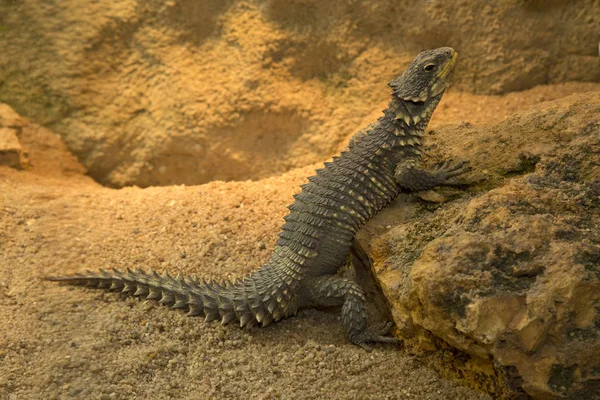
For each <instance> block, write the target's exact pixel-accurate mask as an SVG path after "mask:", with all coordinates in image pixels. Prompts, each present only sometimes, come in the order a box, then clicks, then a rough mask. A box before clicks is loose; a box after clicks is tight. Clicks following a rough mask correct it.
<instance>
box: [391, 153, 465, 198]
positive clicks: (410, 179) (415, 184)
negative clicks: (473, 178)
mask: <svg viewBox="0 0 600 400" xmlns="http://www.w3.org/2000/svg"><path fill="white" fill-rule="evenodd" d="M466 164H467V162H466V161H461V162H452V161H445V162H443V163H442V164H440V165H439V166H438V167H437V168H436V169H435V170H433V171H427V170H425V169H423V168H421V167H420V165H419V164H418V163H416V162H414V161H413V160H410V161H406V162H404V163H400V164H399V165H398V166H397V167H396V171H395V174H394V176H395V178H396V182H398V185H400V186H401V187H402V188H404V189H408V190H410V191H411V192H420V191H423V190H429V189H432V188H434V187H436V186H457V185H458V186H460V185H462V184H463V183H461V182H459V181H457V180H455V179H452V178H454V177H456V176H458V175H461V174H464V173H465V172H468V171H470V170H471V169H470V168H469V167H468V166H467V165H466Z"/></svg>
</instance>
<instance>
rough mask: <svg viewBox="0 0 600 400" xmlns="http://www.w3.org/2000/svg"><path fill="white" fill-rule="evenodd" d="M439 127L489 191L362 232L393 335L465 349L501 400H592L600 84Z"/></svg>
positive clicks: (598, 266)
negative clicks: (484, 175) (488, 120)
mask: <svg viewBox="0 0 600 400" xmlns="http://www.w3.org/2000/svg"><path fill="white" fill-rule="evenodd" d="M440 135H442V136H443V137H444V138H456V140H452V139H450V140H448V141H447V142H446V143H445V144H443V145H441V146H446V148H447V152H448V153H450V154H453V155H455V154H456V153H461V152H462V155H463V156H464V155H465V154H467V153H468V154H469V156H470V157H465V158H470V159H471V161H472V164H473V165H474V166H475V167H476V168H478V169H482V170H487V171H488V172H489V173H490V176H491V177H490V180H489V182H488V183H483V184H482V187H481V188H483V187H485V185H493V186H494V187H493V188H492V190H489V191H487V192H483V193H482V192H479V193H478V194H474V195H472V196H463V199H460V200H456V201H454V202H450V203H448V204H445V205H442V206H435V207H438V208H437V209H436V210H435V212H433V213H431V212H430V211H429V209H428V207H429V206H427V207H423V209H422V210H421V211H420V212H419V211H418V212H416V214H415V215H413V216H412V217H411V219H410V220H408V221H401V223H400V224H398V225H397V226H396V227H395V228H393V229H391V230H389V231H388V232H387V233H384V234H382V235H379V236H378V237H376V238H375V239H373V240H372V243H371V248H372V253H373V257H374V260H375V269H376V274H377V275H378V277H379V278H380V281H381V284H382V288H383V290H384V293H385V294H386V296H387V297H388V299H389V300H390V302H391V304H392V314H393V317H394V319H395V321H396V323H397V325H398V326H399V327H400V334H401V335H402V336H404V337H405V339H406V340H407V343H408V344H409V345H413V346H415V347H420V348H422V349H423V348H424V349H434V350H436V349H437V350H439V349H448V348H451V349H454V350H453V351H456V350H458V351H460V352H463V353H466V354H467V355H468V356H467V357H470V360H471V364H470V365H471V366H477V369H476V370H474V371H471V372H472V373H473V374H472V376H478V378H477V379H481V376H482V375H486V376H487V378H486V379H488V380H491V381H493V383H491V384H490V383H489V382H488V383H486V384H479V385H478V384H477V383H476V382H475V381H474V380H472V381H471V382H470V383H471V384H472V386H479V387H480V388H481V387H483V386H486V385H487V388H488V391H491V392H492V394H495V395H496V396H498V397H500V398H502V397H504V398H515V397H518V396H519V395H522V396H526V395H528V396H531V397H533V398H536V399H548V398H567V399H592V398H600V315H599V312H600V229H598V227H600V92H596V93H593V94H587V95H576V96H570V97H567V98H565V99H561V100H558V101H555V102H551V103H545V104H543V105H540V106H539V107H537V108H535V109H533V110H531V111H528V112H525V113H522V114H517V115H514V116H512V117H510V118H509V119H507V120H506V121H504V122H502V123H500V124H497V125H494V126H484V127H481V128H475V127H471V128H469V131H468V133H466V131H465V128H464V127H463V128H461V127H449V128H445V130H444V131H443V132H440ZM438 136H439V135H437V134H436V140H442V141H444V140H446V139H444V138H442V139H440V138H439V137H438ZM465 141H467V142H469V143H470V145H467V146H466V145H465ZM489 148H494V149H496V150H495V152H494V156H492V157H490V155H489V151H488V149H489ZM498 149H502V150H503V151H502V152H500V151H498ZM524 150H529V151H530V152H531V153H528V154H527V155H524V153H523V151H524ZM502 153H504V156H503V155H502ZM400 201H406V199H400ZM386 215H387V221H386V223H387V224H389V223H390V221H389V219H390V218H391V215H392V214H391V213H388V214H386ZM386 215H384V217H383V218H385V217H386ZM381 221H382V220H374V223H375V224H377V223H379V224H381V223H382V222H381ZM464 358H465V357H462V359H463V360H464ZM460 359H461V357H460V356H458V357H455V359H454V361H457V360H458V361H460ZM454 361H453V362H454ZM461 362H462V361H461ZM481 366H483V367H481ZM444 368H446V369H453V368H449V365H448V364H447V363H446V365H444ZM460 368H463V367H462V366H461V367H460ZM468 368H469V367H467V369H468ZM456 369H458V367H457V368H456ZM482 371H487V372H482ZM469 379H470V378H467V381H469ZM479 383H481V382H479ZM490 387H491V388H493V390H489V388H490Z"/></svg>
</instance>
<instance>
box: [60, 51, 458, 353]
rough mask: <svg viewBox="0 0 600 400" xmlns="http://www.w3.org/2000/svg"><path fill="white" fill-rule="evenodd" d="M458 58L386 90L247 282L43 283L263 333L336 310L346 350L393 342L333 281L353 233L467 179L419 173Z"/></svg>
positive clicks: (308, 188) (408, 75)
mask: <svg viewBox="0 0 600 400" xmlns="http://www.w3.org/2000/svg"><path fill="white" fill-rule="evenodd" d="M456 57H457V54H456V52H455V51H454V50H453V49H451V48H449V47H444V48H439V49H436V50H430V51H425V52H423V53H420V54H419V55H418V56H417V57H416V58H415V60H414V61H413V62H412V63H411V65H410V66H409V68H408V69H407V71H406V72H404V73H403V74H402V75H400V76H399V77H398V78H396V79H394V80H393V81H392V82H390V83H389V85H390V87H391V88H392V89H393V93H392V99H391V101H390V103H389V106H388V108H387V109H386V110H384V115H383V116H382V117H381V118H379V120H378V121H377V123H375V124H374V125H372V126H371V127H370V128H369V129H367V130H366V131H363V132H361V133H360V134H358V135H357V136H355V138H353V140H351V143H350V147H349V150H348V151H345V152H342V153H341V154H340V156H339V157H334V160H333V161H332V162H329V163H325V167H324V168H323V169H320V170H318V171H317V173H316V175H314V176H312V177H310V178H309V182H308V183H307V184H305V185H303V186H302V191H301V192H300V193H298V194H297V195H295V196H294V197H295V199H296V200H295V202H294V203H292V204H291V205H290V206H289V209H290V213H289V214H288V215H287V216H286V217H285V221H286V222H285V224H284V225H283V226H282V230H281V233H280V234H279V240H278V241H277V244H276V245H275V249H274V250H273V253H272V255H271V258H270V259H269V260H268V261H267V262H266V264H265V265H264V266H262V267H261V268H259V269H258V270H256V271H254V272H253V273H251V274H250V275H248V276H247V277H245V278H244V279H242V280H240V281H237V282H227V283H223V284H219V283H216V282H206V281H198V280H197V279H196V278H182V277H177V278H173V277H171V276H169V275H168V274H166V273H165V274H163V275H162V276H159V275H158V274H156V272H153V271H150V272H144V271H138V270H135V271H131V270H129V269H127V270H125V271H122V270H113V271H103V270H101V271H99V272H87V273H84V274H78V275H73V276H66V277H50V278H48V279H49V280H52V281H60V282H66V283H70V284H85V285H90V286H95V287H106V288H110V289H118V290H121V291H123V292H131V293H133V294H134V295H136V296H145V297H146V298H148V299H154V300H159V302H160V303H162V304H167V305H170V306H172V307H173V308H187V309H189V313H188V314H189V315H204V316H205V318H206V320H207V321H211V320H215V319H220V320H221V321H222V322H223V323H228V322H231V321H238V322H239V323H240V325H241V326H247V325H252V324H255V323H260V324H261V325H262V326H266V325H269V324H270V323H271V322H274V321H278V320H280V319H282V318H284V317H287V316H290V315H293V314H295V313H296V311H297V310H298V308H300V307H314V306H341V309H342V311H341V312H342V322H343V324H344V326H345V328H346V332H347V335H348V338H349V340H350V341H351V342H352V343H354V344H356V345H360V346H363V347H365V348H367V347H366V343H368V342H395V341H396V339H394V338H392V337H389V336H385V335H386V334H387V332H388V330H389V328H390V326H391V324H387V325H385V326H380V327H371V328H368V327H367V316H366V310H365V303H366V299H365V295H364V293H363V291H362V289H361V288H360V286H359V285H357V284H356V283H355V282H353V281H351V280H348V279H344V278H340V277H338V276H337V275H336V272H337V271H338V270H339V268H340V267H342V266H343V265H345V263H346V262H347V260H348V256H349V253H350V250H351V248H352V243H353V238H354V235H355V234H356V232H357V231H358V230H359V229H360V228H361V227H362V226H363V225H364V224H365V223H366V222H367V221H368V220H369V219H371V218H372V217H373V216H374V215H375V214H376V213H377V212H378V211H379V210H381V209H382V208H383V207H384V206H385V205H387V204H388V203H389V202H390V201H392V200H393V199H394V198H395V197H396V196H397V195H398V194H399V193H400V191H401V190H402V189H405V190H410V191H420V190H427V189H430V188H433V187H435V186H439V185H452V184H455V182H454V180H453V179H452V178H453V177H455V176H457V175H459V174H461V173H463V172H464V171H465V168H464V166H463V164H457V165H450V164H448V163H447V164H445V165H443V166H442V167H441V168H440V169H438V170H436V171H434V172H429V171H426V170H424V169H423V168H422V155H423V135H424V133H425V129H426V127H427V124H428V123H429V120H430V118H431V115H432V114H433V111H434V110H435V108H436V106H437V105H438V103H439V101H440V100H441V97H442V95H443V93H444V91H445V89H446V88H447V87H448V79H449V78H450V76H451V75H452V71H453V69H454V64H455V62H456Z"/></svg>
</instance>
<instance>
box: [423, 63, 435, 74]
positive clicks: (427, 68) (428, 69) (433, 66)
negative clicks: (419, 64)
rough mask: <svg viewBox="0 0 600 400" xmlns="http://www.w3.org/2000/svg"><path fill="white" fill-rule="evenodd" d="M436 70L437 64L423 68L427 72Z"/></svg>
mask: <svg viewBox="0 0 600 400" xmlns="http://www.w3.org/2000/svg"><path fill="white" fill-rule="evenodd" d="M434 68H435V64H427V65H425V67H423V69H424V70H425V71H427V72H429V71H433V69H434Z"/></svg>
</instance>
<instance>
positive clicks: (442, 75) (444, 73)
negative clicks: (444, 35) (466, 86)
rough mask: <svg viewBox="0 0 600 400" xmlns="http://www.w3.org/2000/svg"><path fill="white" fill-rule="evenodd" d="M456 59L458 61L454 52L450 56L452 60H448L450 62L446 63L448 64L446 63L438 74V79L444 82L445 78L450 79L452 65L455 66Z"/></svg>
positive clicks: (452, 69)
mask: <svg viewBox="0 0 600 400" xmlns="http://www.w3.org/2000/svg"><path fill="white" fill-rule="evenodd" d="M457 59H458V53H457V52H456V51H455V52H454V54H452V58H451V59H450V61H448V63H446V66H445V67H444V69H443V70H442V72H440V75H439V77H440V78H441V79H444V80H445V79H446V78H450V77H452V72H453V71H454V65H455V64H456V60H457Z"/></svg>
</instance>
